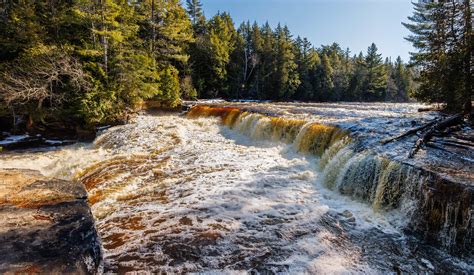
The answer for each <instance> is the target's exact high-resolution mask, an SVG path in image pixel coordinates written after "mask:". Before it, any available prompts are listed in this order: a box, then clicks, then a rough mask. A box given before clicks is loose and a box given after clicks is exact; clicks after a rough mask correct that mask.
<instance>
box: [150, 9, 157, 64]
mask: <svg viewBox="0 0 474 275" xmlns="http://www.w3.org/2000/svg"><path fill="white" fill-rule="evenodd" d="M150 19H151V52H152V54H153V55H154V54H155V43H156V26H155V0H151V18H150Z"/></svg>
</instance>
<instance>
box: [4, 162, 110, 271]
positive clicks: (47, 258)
mask: <svg viewBox="0 0 474 275" xmlns="http://www.w3.org/2000/svg"><path fill="white" fill-rule="evenodd" d="M101 256H102V254H101V246H100V241H99V238H98V235H97V232H96V229H95V225H94V218H93V217H92V214H91V211H90V208H89V206H88V204H87V193H86V191H85V189H84V187H83V186H82V185H81V184H80V183H76V182H69V181H64V180H58V179H49V178H46V177H44V176H43V175H41V174H40V173H39V172H37V171H33V170H17V169H0V273H5V272H7V273H10V272H11V273H56V274H63V273H82V274H90V273H96V272H97V271H98V270H99V268H100V266H101V258H102V257H101Z"/></svg>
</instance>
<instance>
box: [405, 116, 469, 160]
mask: <svg viewBox="0 0 474 275" xmlns="http://www.w3.org/2000/svg"><path fill="white" fill-rule="evenodd" d="M462 122H463V115H461V114H457V115H453V116H450V117H448V118H446V119H445V120H442V121H440V122H438V123H435V124H434V125H433V126H432V127H431V128H430V129H429V130H428V131H426V132H425V133H424V134H423V135H422V136H421V138H419V139H418V140H417V141H416V143H415V145H414V146H413V148H412V149H411V150H410V153H409V154H408V158H413V157H414V156H415V155H416V153H417V152H418V150H420V149H421V147H422V146H423V145H424V144H426V143H427V142H428V141H429V140H430V139H431V138H432V137H433V136H434V134H435V133H436V132H437V131H442V130H444V129H446V128H447V127H450V126H453V125H457V124H459V123H462Z"/></svg>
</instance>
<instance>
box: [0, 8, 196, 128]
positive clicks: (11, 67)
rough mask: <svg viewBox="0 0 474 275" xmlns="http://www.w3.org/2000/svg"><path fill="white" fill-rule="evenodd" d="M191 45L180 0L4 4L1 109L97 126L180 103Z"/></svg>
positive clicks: (0, 25)
mask: <svg viewBox="0 0 474 275" xmlns="http://www.w3.org/2000/svg"><path fill="white" fill-rule="evenodd" d="M192 41H193V31H192V25H191V22H190V20H189V17H188V15H187V13H186V11H185V9H184V8H183V7H182V6H181V4H180V2H179V0H167V1H155V0H148V1H138V0H136V1H126V0H71V1H61V0H42V1H33V0H25V1H17V0H5V1H0V109H2V110H3V114H4V115H8V114H13V116H14V117H16V116H18V117H20V116H21V115H22V116H27V117H28V124H33V123H37V122H50V121H63V122H64V121H70V122H73V123H74V124H78V125H84V124H86V125H94V124H99V123H109V122H116V121H117V120H121V119H123V118H124V117H125V116H126V113H127V111H128V110H130V109H134V108H136V107H138V106H139V105H140V104H141V102H142V101H143V100H146V99H157V100H159V101H161V102H163V104H164V105H166V106H170V107H174V106H177V105H178V104H179V103H180V98H181V94H180V90H181V86H183V85H184V86H185V85H186V82H185V77H184V72H185V70H186V69H187V68H188V67H187V63H188V59H189V55H188V53H187V48H188V45H189V43H190V42H192Z"/></svg>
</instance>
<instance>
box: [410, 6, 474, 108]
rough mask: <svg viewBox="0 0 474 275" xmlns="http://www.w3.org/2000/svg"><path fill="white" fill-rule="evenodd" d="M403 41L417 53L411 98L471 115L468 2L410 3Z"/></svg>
mask: <svg viewBox="0 0 474 275" xmlns="http://www.w3.org/2000/svg"><path fill="white" fill-rule="evenodd" d="M413 5H414V10H415V11H414V13H413V16H411V17H409V20H410V21H411V22H410V23H404V25H405V26H406V27H407V28H408V29H409V30H410V31H411V32H412V35H410V36H409V37H407V40H408V41H410V42H412V43H413V46H414V47H415V48H417V50H418V52H416V53H412V63H413V64H414V65H415V66H416V67H417V68H418V70H419V71H420V73H419V77H418V79H417V80H418V82H419V83H420V86H419V88H418V89H417V90H416V92H415V93H414V94H413V95H414V97H415V98H417V99H419V100H422V101H428V102H441V103H446V107H447V109H449V110H451V111H455V112H461V111H463V112H464V113H466V114H470V113H471V111H472V106H471V105H472V103H471V102H472V101H471V100H472V96H473V95H474V93H473V90H472V82H473V78H472V75H473V68H474V61H473V59H474V35H473V33H472V9H473V7H472V6H473V5H474V4H473V2H472V0H443V1H438V0H437V1H434V0H424V1H419V2H418V3H413Z"/></svg>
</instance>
